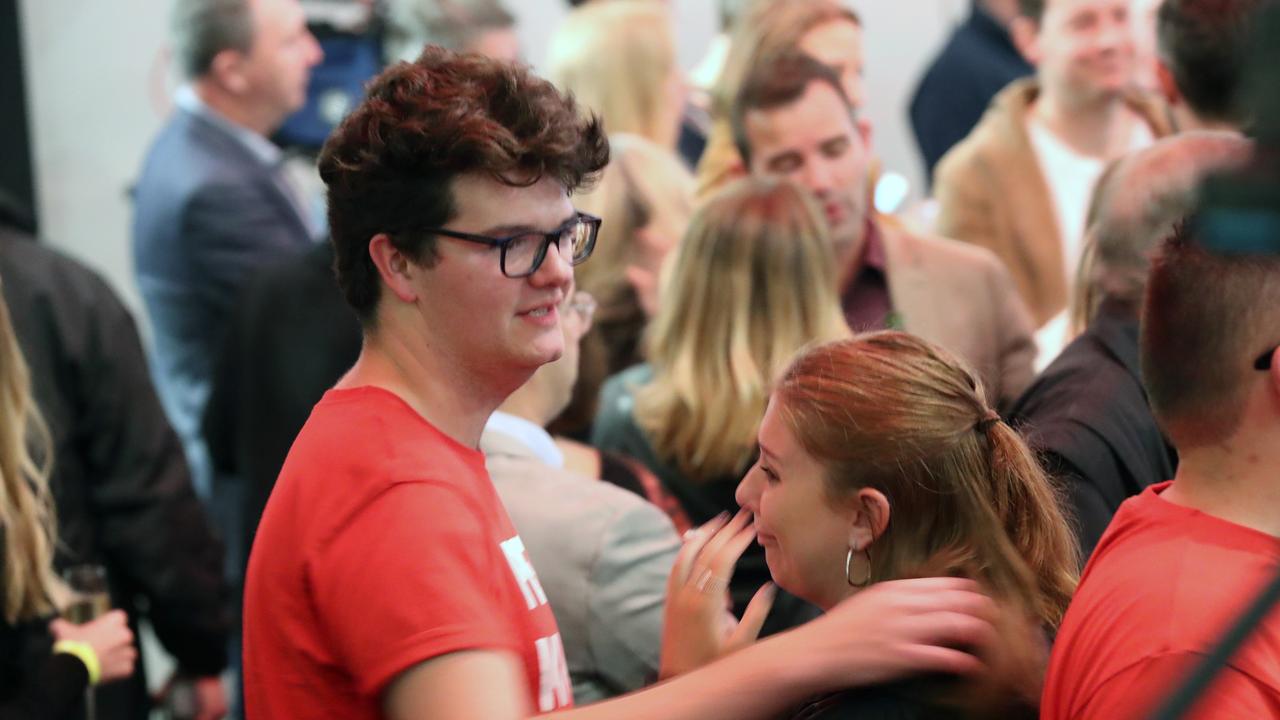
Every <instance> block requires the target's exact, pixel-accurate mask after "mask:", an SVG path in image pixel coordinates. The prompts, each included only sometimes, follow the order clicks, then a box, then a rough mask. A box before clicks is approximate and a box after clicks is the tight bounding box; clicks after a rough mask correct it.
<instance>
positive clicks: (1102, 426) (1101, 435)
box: [1010, 131, 1250, 561]
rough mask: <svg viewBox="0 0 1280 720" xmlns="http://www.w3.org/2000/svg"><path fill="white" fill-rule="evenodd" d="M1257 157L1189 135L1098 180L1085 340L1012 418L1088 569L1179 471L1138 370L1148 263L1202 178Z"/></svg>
mask: <svg viewBox="0 0 1280 720" xmlns="http://www.w3.org/2000/svg"><path fill="white" fill-rule="evenodd" d="M1249 154H1250V143H1249V142H1248V141H1246V140H1244V139H1243V138H1242V137H1240V136H1239V135H1236V134H1231V133H1223V132H1214V133H1208V132H1203V131H1198V132H1190V133H1186V134H1183V135H1177V136H1174V137H1170V138H1166V139H1164V140H1161V141H1160V142H1158V143H1156V144H1155V145H1153V146H1151V147H1150V148H1147V149H1146V150H1143V151H1140V152H1138V153H1135V154H1134V155H1132V156H1130V157H1127V158H1125V159H1123V160H1119V161H1117V162H1116V164H1115V165H1113V166H1112V167H1111V168H1110V169H1109V170H1108V171H1107V172H1106V173H1105V174H1104V175H1103V176H1102V180H1101V181H1100V182H1099V184H1098V190H1097V192H1096V194H1095V198H1094V203H1093V208H1092V210H1091V216H1092V224H1091V226H1090V228H1089V233H1088V237H1087V244H1086V247H1085V252H1084V258H1083V260H1082V262H1081V264H1080V273H1079V278H1078V279H1077V294H1076V299H1075V301H1074V302H1075V305H1076V306H1077V308H1076V310H1075V312H1076V313H1077V314H1078V315H1079V317H1080V319H1081V320H1082V322H1081V327H1083V328H1084V332H1083V333H1082V334H1081V335H1080V336H1079V337H1077V338H1076V339H1075V340H1073V341H1072V342H1071V344H1070V345H1068V346H1067V347H1066V349H1065V350H1063V351H1062V354H1061V355H1059V356H1058V357H1057V359H1055V360H1054V361H1053V362H1052V363H1050V365H1049V367H1048V368H1046V369H1045V371H1044V373H1043V374H1041V375H1040V377H1038V378H1037V379H1036V381H1035V383H1034V384H1033V385H1032V386H1031V387H1030V388H1028V389H1027V392H1026V393H1025V394H1024V395H1023V396H1022V398H1021V399H1019V401H1018V403H1017V405H1015V406H1014V408H1013V410H1012V411H1011V413H1010V414H1011V418H1012V422H1013V423H1014V424H1015V425H1017V426H1018V427H1020V428H1021V429H1023V431H1024V432H1025V433H1026V434H1027V439H1028V442H1029V443H1030V445H1031V447H1032V448H1034V449H1035V450H1036V452H1037V453H1038V454H1039V456H1040V459H1041V461H1042V462H1043V463H1044V465H1045V468H1046V469H1047V470H1048V471H1049V473H1050V474H1051V475H1053V476H1054V477H1055V479H1056V480H1057V481H1058V483H1059V485H1060V486H1061V487H1062V488H1063V490H1064V491H1065V499H1066V501H1067V507H1068V509H1069V510H1070V511H1071V512H1070V513H1069V514H1070V516H1071V517H1072V518H1073V519H1074V521H1075V534H1076V539H1077V540H1078V542H1079V545H1080V550H1081V554H1080V557H1081V560H1082V561H1084V560H1088V558H1089V556H1090V555H1091V554H1092V553H1093V549H1094V547H1095V546H1096V545H1097V544H1098V540H1099V539H1100V538H1101V537H1102V533H1103V531H1104V530H1105V529H1106V528H1107V525H1108V524H1109V523H1110V522H1111V518H1112V516H1114V515H1115V513H1116V510H1117V509H1119V507H1120V504H1121V503H1122V502H1124V501H1125V500H1126V499H1128V498H1129V497H1131V496H1133V495H1137V494H1139V493H1141V492H1142V491H1143V490H1145V489H1146V488H1147V487H1149V486H1151V485H1155V484H1157V483H1162V482H1164V481H1166V480H1169V479H1170V478H1172V477H1173V473H1174V470H1175V469H1176V467H1177V456H1176V455H1175V454H1174V452H1173V449H1172V447H1170V445H1169V443H1168V441H1167V440H1166V439H1165V437H1164V434H1163V433H1161V432H1160V428H1159V427H1158V426H1157V425H1156V421H1155V418H1154V417H1153V416H1152V414H1151V409H1150V407H1149V405H1148V402H1147V394H1146V391H1145V390H1143V388H1142V375H1141V371H1140V368H1139V362H1138V316H1139V315H1140V313H1141V310H1142V297H1143V293H1144V292H1145V291H1146V287H1147V272H1148V269H1149V268H1150V256H1151V254H1152V253H1153V252H1154V251H1155V250H1156V248H1157V247H1158V245H1159V243H1160V241H1161V240H1163V239H1164V238H1165V237H1167V236H1169V235H1170V234H1171V233H1172V232H1173V228H1174V225H1175V224H1176V223H1178V222H1179V221H1181V220H1182V219H1183V218H1185V217H1186V216H1188V215H1189V214H1191V213H1192V212H1193V211H1194V210H1195V206H1196V199H1197V188H1198V186H1199V184H1200V182H1201V181H1202V180H1203V179H1204V178H1205V177H1206V176H1207V175H1209V174H1211V173H1214V172H1218V171H1222V170H1225V169H1228V168H1231V167H1234V166H1238V165H1240V164H1243V163H1244V161H1245V160H1247V159H1248V157H1249Z"/></svg>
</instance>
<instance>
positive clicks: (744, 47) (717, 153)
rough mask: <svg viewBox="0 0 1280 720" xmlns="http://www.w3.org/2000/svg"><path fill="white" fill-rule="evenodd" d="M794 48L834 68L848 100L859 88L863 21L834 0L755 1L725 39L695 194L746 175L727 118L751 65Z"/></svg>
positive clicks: (855, 100) (856, 103)
mask: <svg viewBox="0 0 1280 720" xmlns="http://www.w3.org/2000/svg"><path fill="white" fill-rule="evenodd" d="M796 50H799V51H800V52H803V53H804V54H806V55H808V56H810V57H812V58H813V59H815V60H817V61H819V62H821V63H822V64H824V65H827V66H829V67H831V68H832V69H833V70H835V72H836V74H837V75H838V76H839V77H840V84H841V86H842V87H843V88H844V92H845V95H847V96H848V97H849V102H850V104H852V105H853V107H854V108H855V109H856V108H859V107H861V106H862V102H863V89H862V66H863V51H862V21H861V20H860V19H859V18H858V15H857V13H855V12H853V11H852V10H850V9H849V8H847V7H845V6H844V5H843V4H841V3H840V2H839V0H756V2H755V4H753V5H752V6H751V7H750V10H749V11H748V12H747V13H746V15H745V16H743V17H742V18H741V19H740V20H739V21H738V25H737V27H736V28H734V30H733V33H732V35H731V38H730V45H729V56H728V58H727V59H726V60H725V65H724V70H723V71H722V72H721V74H720V78H719V80H718V81H717V82H716V85H715V87H714V89H713V90H712V96H711V113H712V117H713V118H714V120H715V124H714V125H712V127H711V132H710V134H709V135H708V137H707V147H706V150H705V151H704V152H703V154H702V160H701V161H700V162H699V163H698V172H697V177H698V197H699V198H700V199H702V198H707V197H710V195H711V194H712V193H714V192H715V191H716V190H717V189H718V188H720V187H721V186H723V185H724V184H725V183H726V182H729V181H731V180H733V179H734V178H738V177H741V176H743V175H745V174H746V169H745V168H744V167H743V164H742V158H741V157H740V156H739V155H738V150H737V148H736V147H735V146H734V144H733V130H732V129H731V128H730V124H729V117H730V115H731V113H732V108H733V103H734V102H735V101H736V99H737V96H738V91H739V90H740V89H741V87H742V83H743V82H744V81H745V79H746V77H747V75H748V74H749V72H750V70H751V68H752V67H757V66H768V65H769V64H771V63H773V62H774V61H775V60H776V59H777V58H779V57H782V56H784V55H787V54H790V53H794V52H795V51H796Z"/></svg>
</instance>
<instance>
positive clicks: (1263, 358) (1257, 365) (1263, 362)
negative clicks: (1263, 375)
mask: <svg viewBox="0 0 1280 720" xmlns="http://www.w3.org/2000/svg"><path fill="white" fill-rule="evenodd" d="M1276 350H1280V345H1276V346H1275V347H1273V348H1271V349H1270V350H1267V351H1266V352H1264V353H1262V354H1261V355H1259V356H1258V359H1257V360H1254V361H1253V369H1254V370H1270V369H1271V358H1272V356H1274V355H1275V354H1276Z"/></svg>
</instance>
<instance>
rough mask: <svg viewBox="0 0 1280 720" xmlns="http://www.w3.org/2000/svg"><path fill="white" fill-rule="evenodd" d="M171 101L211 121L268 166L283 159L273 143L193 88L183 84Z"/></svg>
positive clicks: (275, 164) (274, 164) (277, 164)
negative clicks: (238, 123)
mask: <svg viewBox="0 0 1280 720" xmlns="http://www.w3.org/2000/svg"><path fill="white" fill-rule="evenodd" d="M173 103H174V104H175V105H177V106H178V107H179V108H181V109H182V110H185V111H186V112H189V113H191V114H192V115H195V116H196V117H198V118H201V119H203V120H207V121H208V122H210V123H213V125H214V126H216V127H218V128H220V129H221V130H222V131H223V132H225V133H227V134H228V135H230V136H231V137H233V138H235V139H236V142H238V143H240V144H241V145H243V146H244V148H245V149H246V150H248V151H249V153H250V154H252V155H253V156H254V157H255V158H257V159H258V161H259V162H261V163H262V164H263V165H264V166H266V167H268V168H276V167H278V166H279V165H280V162H281V161H282V160H283V159H284V153H283V152H281V150H280V148H279V147H277V146H276V144H275V143H273V142H271V141H270V140H268V139H266V138H264V137H262V136H261V135H259V134H258V133H256V132H254V131H252V130H250V129H249V128H247V127H244V126H241V125H237V124H236V123H234V122H232V121H231V120H230V118H228V117H227V116H225V115H223V114H222V113H220V112H218V111H217V110H214V109H213V108H211V107H209V106H208V105H206V104H205V102H204V101H203V100H201V99H200V96H199V95H197V94H196V91H195V88H193V87H191V86H190V85H183V86H181V87H179V88H178V90H177V92H176V93H174V96H173Z"/></svg>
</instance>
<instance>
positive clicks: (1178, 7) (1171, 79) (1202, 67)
mask: <svg viewBox="0 0 1280 720" xmlns="http://www.w3.org/2000/svg"><path fill="white" fill-rule="evenodd" d="M1274 5H1275V0H1166V1H1165V2H1163V3H1162V4H1161V5H1160V6H1159V14H1158V15H1157V52H1158V54H1157V63H1156V65H1155V72H1156V75H1157V78H1158V81H1159V88H1160V92H1161V93H1162V94H1163V95H1164V97H1165V99H1166V100H1168V102H1169V105H1170V107H1171V108H1172V113H1173V121H1174V124H1175V125H1176V126H1177V128H1178V129H1179V130H1195V129H1204V130H1230V131H1234V132H1241V131H1243V130H1246V129H1248V126H1249V125H1250V124H1251V115H1252V112H1251V108H1248V107H1247V106H1246V104H1245V103H1243V102H1242V98H1240V91H1241V89H1242V84H1243V82H1242V81H1243V77H1244V65H1245V52H1244V49H1245V48H1247V47H1248V46H1249V37H1250V35H1249V33H1250V31H1251V30H1252V29H1253V28H1255V27H1257V21H1258V18H1259V17H1260V16H1261V12H1262V10H1263V8H1265V7H1268V6H1274Z"/></svg>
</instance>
